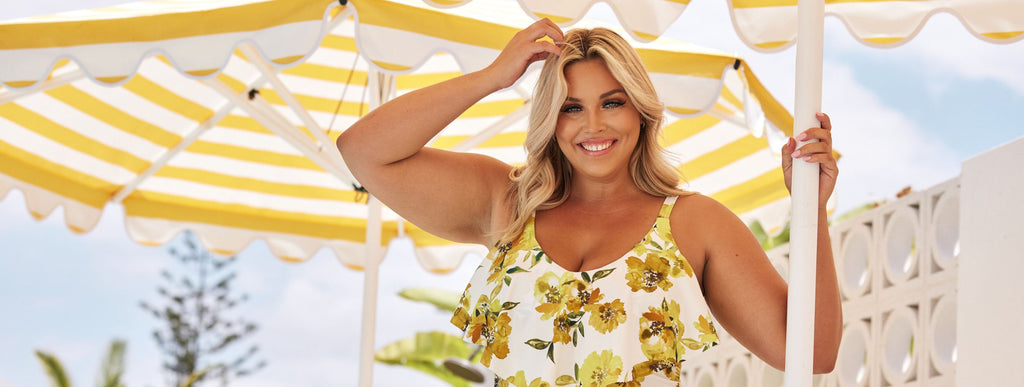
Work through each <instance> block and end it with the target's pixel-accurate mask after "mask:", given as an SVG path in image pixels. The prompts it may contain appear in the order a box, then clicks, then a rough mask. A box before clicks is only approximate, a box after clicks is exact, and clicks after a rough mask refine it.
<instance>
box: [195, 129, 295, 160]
mask: <svg viewBox="0 0 1024 387" xmlns="http://www.w3.org/2000/svg"><path fill="white" fill-rule="evenodd" d="M199 139H200V140H202V141H208V142H212V143H217V144H224V145H232V146H238V147H243V148H247V149H254V150H261V151H268V152H274V153H280V154H285V155H293V156H301V155H302V152H299V151H298V150H296V149H295V148H293V147H292V146H291V145H289V144H288V143H287V142H285V141H284V140H283V139H281V138H280V137H278V136H276V135H274V134H270V133H268V134H259V133H253V132H250V131H247V130H241V129H232V128H225V127H220V126H218V127H216V128H213V129H211V130H209V131H207V132H206V133H203V135H202V136H200V137H199Z"/></svg>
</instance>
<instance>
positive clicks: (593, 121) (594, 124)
mask: <svg viewBox="0 0 1024 387" xmlns="http://www.w3.org/2000/svg"><path fill="white" fill-rule="evenodd" d="M583 130H584V131H586V132H600V131H602V130H604V119H603V117H602V116H601V109H590V110H588V111H587V112H586V114H584V118H583Z"/></svg>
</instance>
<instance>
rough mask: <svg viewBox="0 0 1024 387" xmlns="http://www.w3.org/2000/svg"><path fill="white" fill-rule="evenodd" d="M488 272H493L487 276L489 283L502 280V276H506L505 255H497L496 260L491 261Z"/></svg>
mask: <svg viewBox="0 0 1024 387" xmlns="http://www.w3.org/2000/svg"><path fill="white" fill-rule="evenodd" d="M487 272H488V273H491V274H490V275H488V276H487V283H489V284H490V283H494V281H500V280H501V279H502V278H504V276H505V255H504V254H500V255H498V256H497V257H494V260H493V261H491V267H490V268H488V269H487Z"/></svg>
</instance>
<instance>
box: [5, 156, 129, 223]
mask: <svg viewBox="0 0 1024 387" xmlns="http://www.w3.org/2000/svg"><path fill="white" fill-rule="evenodd" d="M0 161H2V162H0V172H2V173H3V174H5V175H7V176H10V177H13V178H15V179H18V180H21V181H25V182H30V183H31V184H32V185H34V186H37V187H39V188H42V189H45V190H47V191H50V192H53V193H55V194H57V195H60V196H64V197H66V198H70V199H72V200H74V201H77V202H79V203H82V204H85V205H87V206H89V207H93V208H103V205H104V204H106V202H107V200H109V199H110V196H111V195H113V192H114V191H116V190H117V189H118V186H117V185H115V184H113V183H110V182H108V181H105V180H101V179H97V178H95V177H92V176H90V175H87V174H84V173H81V172H79V171H76V170H74V169H71V168H68V167H66V166H64V165H61V164H57V163H54V162H51V161H49V160H47V159H44V158H42V157H39V156H37V155H35V154H32V153H29V152H25V151H24V150H22V149H20V148H17V147H15V146H13V145H11V144H8V143H6V142H4V141H3V140H0Z"/></svg>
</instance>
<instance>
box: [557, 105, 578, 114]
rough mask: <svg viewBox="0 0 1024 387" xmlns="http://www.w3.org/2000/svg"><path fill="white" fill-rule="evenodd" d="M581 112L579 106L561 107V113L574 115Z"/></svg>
mask: <svg viewBox="0 0 1024 387" xmlns="http://www.w3.org/2000/svg"><path fill="white" fill-rule="evenodd" d="M580 110H583V109H581V108H580V106H579V105H567V106H563V107H562V113H574V112H578V111H580Z"/></svg>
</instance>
